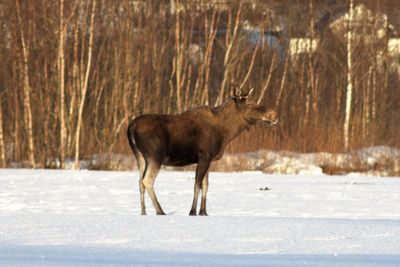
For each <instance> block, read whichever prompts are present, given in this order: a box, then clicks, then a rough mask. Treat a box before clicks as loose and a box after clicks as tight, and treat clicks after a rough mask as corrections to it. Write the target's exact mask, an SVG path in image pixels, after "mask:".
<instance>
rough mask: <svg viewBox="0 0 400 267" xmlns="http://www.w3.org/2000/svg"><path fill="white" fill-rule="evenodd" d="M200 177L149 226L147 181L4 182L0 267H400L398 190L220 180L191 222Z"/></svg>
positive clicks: (237, 176) (7, 177)
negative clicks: (143, 191) (142, 194)
mask: <svg viewBox="0 0 400 267" xmlns="http://www.w3.org/2000/svg"><path fill="white" fill-rule="evenodd" d="M193 176H194V173H193V172H172V171H165V170H162V171H161V173H160V175H159V177H158V180H157V182H156V192H157V195H158V198H159V200H160V203H161V205H162V207H163V209H164V210H165V212H167V213H168V216H155V215H154V209H153V207H152V205H151V203H150V200H149V199H147V200H146V201H147V202H146V203H147V209H148V213H149V216H140V215H139V214H140V203H139V193H138V173H137V172H100V171H54V170H53V171H51V170H15V169H14V170H11V169H3V170H0V266H274V267H275V266H278V267H279V266H294V267H296V266H400V205H399V204H400V179H398V178H378V177H363V176H357V177H354V176H324V175H314V176H313V175H300V176H276V175H266V174H263V173H261V172H243V173H211V174H210V188H209V194H208V213H209V214H210V216H208V217H189V216H187V214H188V213H189V209H190V205H191V201H192V194H193V180H194V179H193ZM266 187H268V188H269V189H270V190H260V188H262V189H264V188H266Z"/></svg>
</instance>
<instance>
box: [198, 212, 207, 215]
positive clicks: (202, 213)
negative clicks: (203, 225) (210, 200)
mask: <svg viewBox="0 0 400 267" xmlns="http://www.w3.org/2000/svg"><path fill="white" fill-rule="evenodd" d="M199 215H200V216H208V214H207V212H206V211H200V213H199Z"/></svg>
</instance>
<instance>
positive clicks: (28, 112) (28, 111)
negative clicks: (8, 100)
mask: <svg viewBox="0 0 400 267" xmlns="http://www.w3.org/2000/svg"><path fill="white" fill-rule="evenodd" d="M15 3H16V10H17V19H18V25H19V30H20V38H21V47H22V55H23V60H22V69H23V75H24V77H23V92H24V117H25V123H26V125H25V126H26V131H27V133H28V146H29V149H28V160H29V164H30V165H31V167H32V168H36V163H35V156H34V155H35V145H34V141H33V126H32V124H33V123H32V108H31V97H30V94H31V88H30V85H29V71H28V66H29V60H28V48H27V45H26V42H25V36H24V30H23V27H22V16H21V10H20V5H19V0H16V1H15Z"/></svg>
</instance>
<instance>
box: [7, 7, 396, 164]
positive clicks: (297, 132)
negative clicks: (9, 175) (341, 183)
mask: <svg viewBox="0 0 400 267" xmlns="http://www.w3.org/2000/svg"><path fill="white" fill-rule="evenodd" d="M320 2H327V3H320ZM338 2H341V1H338ZM362 3H363V5H365V7H366V8H368V10H370V11H371V12H372V14H373V16H380V15H381V14H387V15H388V20H387V23H386V24H383V26H382V24H379V23H376V20H375V19H373V20H371V19H368V17H367V18H366V19H363V20H362V19H358V18H357V17H356V14H357V13H356V12H353V14H355V15H353V24H352V25H353V27H351V28H349V27H344V28H340V27H338V28H337V29H339V30H335V29H334V28H333V27H332V26H331V25H332V24H331V23H332V22H333V21H334V18H335V12H334V10H344V11H345V12H347V11H348V10H349V8H350V5H349V3H339V4H336V3H335V1H315V0H308V1H295V3H294V2H293V1H211V0H209V1H206V0H203V1H200V0H197V1H195V0H193V1H189V0H187V1H183V0H181V1H179V0H170V1H169V0H168V1H167V0H159V1H156V0H147V1H133V0H120V1H108V0H83V1H82V0H71V1H65V0H58V1H40V0H30V1H24V0H6V1H2V2H1V3H0V35H1V36H2V41H1V42H0V62H1V64H0V164H1V166H10V165H12V163H13V162H23V163H24V164H25V165H26V166H31V167H49V166H50V165H51V164H53V163H54V162H58V163H57V164H56V165H55V166H58V167H63V166H64V162H65V160H66V159H67V158H71V159H74V162H75V167H79V160H80V159H82V158H86V157H90V156H91V155H93V154H98V153H131V152H130V151H129V148H128V145H127V142H126V127H127V124H128V123H129V121H130V119H131V118H132V117H134V116H136V115H139V114H142V113H148V112H160V113H178V112H181V111H183V110H186V109H189V108H192V107H196V106H199V105H218V104H220V103H222V102H223V101H225V100H226V99H227V98H228V97H229V96H230V94H231V93H232V88H233V87H234V86H241V87H242V88H244V89H246V88H251V87H254V88H255V91H256V97H255V101H257V102H259V103H263V104H265V105H269V106H274V107H276V108H277V109H278V111H279V114H280V123H279V125H277V126H276V127H275V128H271V129H265V128H263V127H261V126H260V127H256V128H255V129H252V130H251V131H249V132H247V133H245V134H243V135H242V136H241V137H240V138H239V140H237V141H236V142H234V143H233V144H232V145H231V146H230V147H229V150H230V151H251V150H257V149H261V148H268V149H276V150H278V149H284V150H294V151H303V152H308V151H330V152H337V151H342V150H344V149H345V148H346V149H352V148H356V147H363V146H372V145H388V146H399V144H400V142H399V138H398V133H399V131H398V122H399V121H400V101H399V97H400V90H399V85H400V84H399V72H398V69H399V67H398V66H399V65H398V63H399V62H398V59H397V62H396V59H395V60H394V61H393V57H392V56H391V55H390V54H389V51H388V49H387V44H388V42H389V39H390V38H391V36H393V35H395V34H396V32H395V31H396V30H395V28H396V27H398V24H396V23H399V21H394V20H393V19H392V18H395V19H397V18H398V17H399V16H398V15H399V14H398V13H396V12H399V11H400V10H398V9H399V8H400V5H399V4H397V2H396V1H370V2H366V1H362ZM359 4H361V2H360V3H358V2H357V1H355V3H354V7H353V8H354V10H355V11H356V10H357V5H359ZM327 14H328V15H329V16H330V17H329V16H328V18H329V19H328V22H327V23H325V24H323V22H324V21H325V20H324V18H325V17H326V15H327ZM337 14H339V13H337ZM396 15H397V16H396ZM337 17H340V16H339V15H338V16H337ZM361 17H362V16H361ZM374 18H377V17H374ZM397 20H398V19H397ZM347 21H349V19H347ZM393 28H394V29H393ZM382 29H383V30H384V34H383V36H380V35H379V34H377V32H379V31H381V30H382ZM341 31H342V32H341ZM349 32H351V33H352V34H353V35H350V36H353V37H351V38H350V39H349V38H348V33H349ZM299 37H302V38H305V39H308V40H309V41H310V42H313V41H316V42H317V43H318V46H317V47H316V48H315V49H311V48H310V47H309V48H306V49H305V50H304V49H303V50H301V49H299V51H293V49H292V48H291V45H290V43H291V40H292V39H294V38H299ZM349 41H350V42H351V44H350V46H349ZM349 49H350V51H349ZM349 52H350V53H349ZM349 56H350V58H351V62H350V63H351V64H350V65H349V64H348V63H349V60H348V57H349ZM396 64H397V65H396ZM349 66H350V69H349ZM349 82H350V83H351V85H352V97H351V98H350V101H348V100H349V94H348V90H349V86H348V84H349ZM348 102H350V108H348V107H349V106H348ZM346 103H347V104H346ZM346 112H347V113H346ZM346 114H349V115H348V117H347V115H346ZM347 119H348V121H349V122H350V124H349V125H350V126H349V127H348V136H349V140H348V144H345V140H344V139H345V138H344V136H345V134H344V132H345V131H346V125H345V122H346V120H347Z"/></svg>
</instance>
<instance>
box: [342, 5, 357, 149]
mask: <svg viewBox="0 0 400 267" xmlns="http://www.w3.org/2000/svg"><path fill="white" fill-rule="evenodd" d="M353 19H354V6H353V0H350V5H349V16H348V21H347V42H346V43H347V87H346V106H345V119H344V127H343V138H344V149H345V150H346V151H348V149H349V146H350V117H351V107H352V98H353V75H354V74H353V61H352V56H353V54H352V50H353V47H352V41H353Z"/></svg>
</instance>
